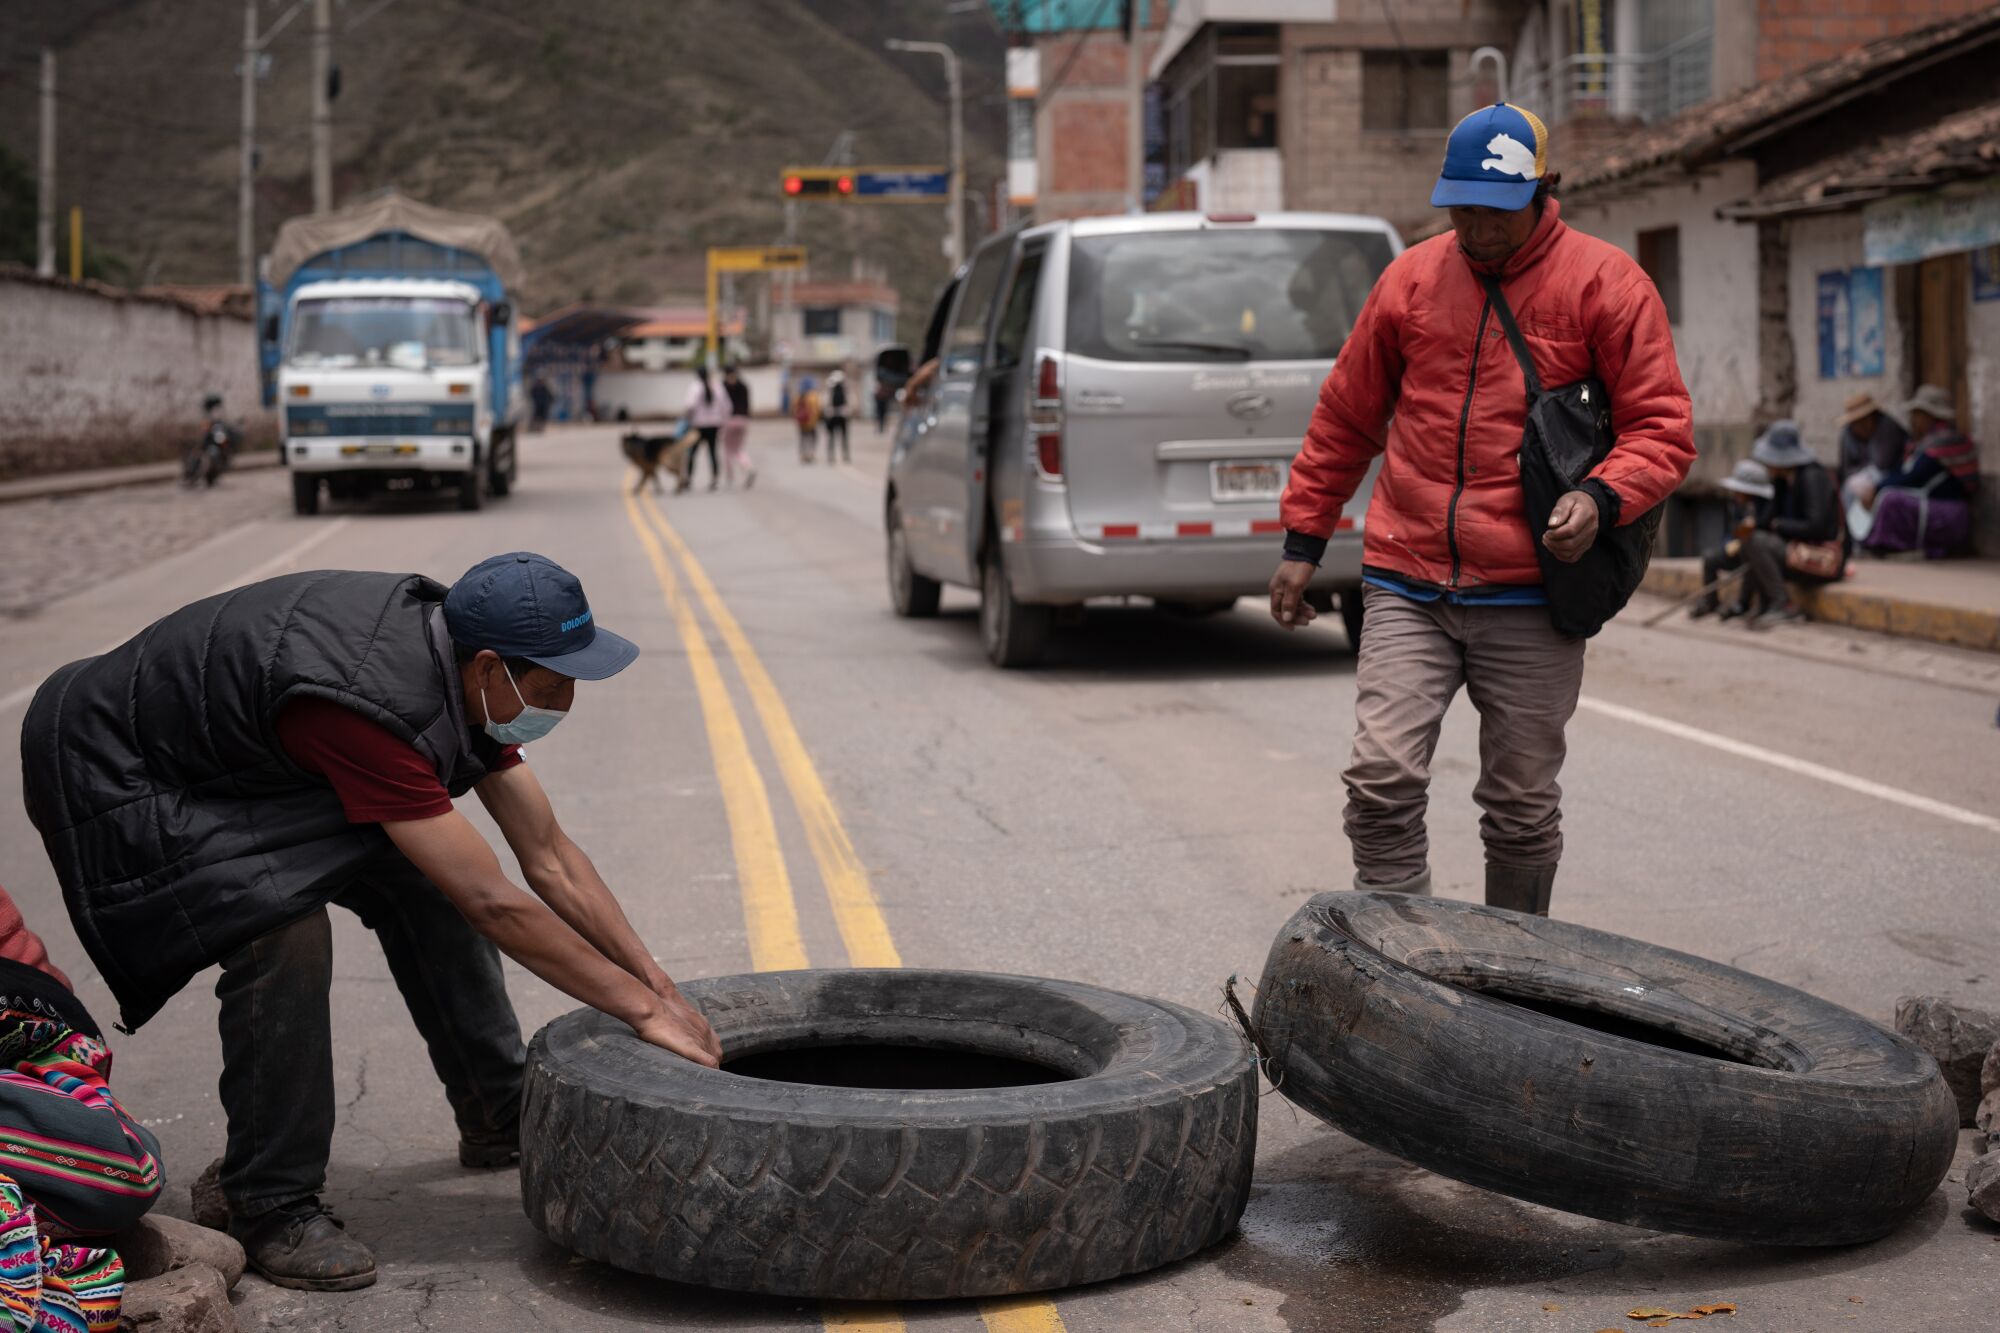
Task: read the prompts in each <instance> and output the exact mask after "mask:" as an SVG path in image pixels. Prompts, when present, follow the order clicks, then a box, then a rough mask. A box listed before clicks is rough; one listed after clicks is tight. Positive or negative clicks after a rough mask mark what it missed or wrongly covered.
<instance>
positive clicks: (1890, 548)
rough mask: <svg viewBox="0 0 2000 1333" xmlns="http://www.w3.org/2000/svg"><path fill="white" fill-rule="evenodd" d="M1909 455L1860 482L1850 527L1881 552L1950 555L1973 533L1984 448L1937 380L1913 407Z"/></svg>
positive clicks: (1918, 394)
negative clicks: (1965, 430)
mask: <svg viewBox="0 0 2000 1333" xmlns="http://www.w3.org/2000/svg"><path fill="white" fill-rule="evenodd" d="M1907 412H1908V415H1909V418H1910V435H1911V441H1910V455H1909V458H1908V459H1907V460H1906V461H1905V462H1904V463H1903V466H1902V467H1901V468H1899V469H1898V470H1896V471H1894V472H1891V473H1889V474H1888V475H1887V476H1885V477H1883V478H1882V481H1881V484H1880V485H1879V486H1876V487H1873V488H1870V487H1867V486H1857V487H1856V488H1855V491H1856V494H1855V504H1854V505H1853V506H1851V507H1850V509H1849V512H1848V526H1849V527H1850V528H1851V529H1853V530H1854V532H1855V534H1856V535H1857V536H1858V537H1860V538H1861V542H1862V545H1863V546H1864V547H1865V548H1866V549H1867V550H1870V551H1873V552H1875V553H1877V554H1882V555H1886V554H1894V553H1898V552H1904V551H1921V552H1922V553H1923V554H1924V555H1925V556H1926V557H1928V558H1929V559H1932V560H1937V559H1941V558H1942V557H1944V556H1946V555H1949V554H1950V553H1951V552H1952V550H1953V549H1954V548H1956V547H1960V546H1963V545H1965V543H1966V542H1967V541H1968V540H1969V539H1970V538H1971V536H1972V498H1973V496H1974V495H1975V494H1976V493H1977V492H1978V489H1979V449H1978V446H1976V445H1974V444H1973V442H1972V441H1971V440H1968V439H1967V438H1965V436H1964V435H1962V434H1960V433H1959V429H1958V408H1957V406H1956V405H1955V404H1954V403H1953V402H1952V399H1951V395H1950V394H1949V393H1947V392H1946V391H1945V390H1944V389H1942V388H1940V387H1938V386H1937V385H1935V384H1926V385H1924V386H1923V387H1922V388H1920V389H1918V390H1917V392H1916V396H1915V397H1913V398H1911V399H1910V401H1909V404H1908V406H1907Z"/></svg>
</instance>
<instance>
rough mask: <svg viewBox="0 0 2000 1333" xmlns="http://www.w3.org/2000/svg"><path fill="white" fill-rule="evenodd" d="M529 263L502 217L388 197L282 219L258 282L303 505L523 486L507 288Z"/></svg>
mask: <svg viewBox="0 0 2000 1333" xmlns="http://www.w3.org/2000/svg"><path fill="white" fill-rule="evenodd" d="M521 281H522V269H521V258H520V254H519V252H518V251H516V250H515V248H514V241H513V238H512V237H511V236H509V235H508V233H507V229H506V227H504V226H503V225H502V224H501V223H500V222H499V221H498V220H496V219H493V218H485V217H477V216H474V215H471V214H465V213H452V212H447V211H446V210H444V209H441V208H432V207H430V206H429V205H427V204H421V203H418V202H417V201H416V200H413V199H409V198H406V197H404V196H402V195H399V194H394V193H389V194H384V195H381V196H378V197H376V198H373V199H370V200H367V201H365V202H363V203H359V204H356V205H353V206H351V207H348V208H344V209H341V210H339V211H338V212H334V213H325V214H318V215H315V216H312V217H302V218H294V219H292V220H291V221H289V222H287V223H285V224H284V225H283V226H282V227H280V228H279V229H278V236H277V239H276V241H275V243H274V244H273V245H272V247H271V254H270V258H269V259H268V261H267V262H266V266H265V273H264V277H263V279H262V280H261V281H260V282H259V283H258V286H257V301H258V330H259V335H260V346H259V356H260V360H261V363H262V370H263V380H264V402H265V405H266V406H277V407H279V408H280V409H281V422H282V426H281V431H282V440H283V456H284V461H285V465H286V466H287V467H289V468H290V469H291V473H292V507H293V509H294V510H295V511H296V512H298V513H300V514H316V513H318V512H319V505H320V495H321V492H322V489H324V491H325V493H326V494H327V495H328V496H330V497H331V498H333V499H335V500H348V499H360V498H363V497H365V496H368V495H373V494H376V493H378V492H381V491H408V490H437V489H444V488H451V489H455V490H456V491H457V493H458V505H459V508H461V509H477V508H479V507H480V506H481V505H482V504H484V503H485V500H486V497H487V496H489V495H492V496H503V495H506V494H507V493H508V492H509V491H510V490H512V489H513V486H514V481H515V477H516V476H517V475H518V472H519V468H520V464H519V461H518V459H517V457H516V452H515V441H516V436H517V434H518V432H519V428H520V425H521V422H522V420H523V419H524V417H525V415H526V413H525V401H526V399H525V395H524V393H523V391H522V385H521V341H520V337H519V334H518V332H517V331H516V323H515V319H514V308H513V301H512V300H511V299H510V295H509V294H510V293H512V292H518V291H519V290H520V287H521Z"/></svg>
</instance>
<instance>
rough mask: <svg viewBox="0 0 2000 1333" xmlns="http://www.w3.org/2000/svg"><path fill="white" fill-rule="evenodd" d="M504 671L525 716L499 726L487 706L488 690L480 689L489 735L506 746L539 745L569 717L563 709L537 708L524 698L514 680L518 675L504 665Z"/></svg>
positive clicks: (503, 663) (480, 702)
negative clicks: (533, 742)
mask: <svg viewBox="0 0 2000 1333" xmlns="http://www.w3.org/2000/svg"><path fill="white" fill-rule="evenodd" d="M500 670H501V671H502V672H503V673H505V675H506V677H507V683H508V684H509V685H512V686H513V687H514V697H515V698H516V699H519V700H520V701H521V713H520V716H518V717H516V718H515V719H514V720H513V721H512V722H495V721H494V720H493V709H492V707H491V706H490V705H489V704H488V703H487V702H486V687H485V686H484V685H481V686H480V687H479V706H480V707H481V708H484V709H485V710H486V734H487V735H488V736H491V737H492V738H493V739H494V740H496V741H499V742H500V743H501V744H502V745H526V744H528V743H529V742H530V741H538V740H540V739H541V738H542V737H544V736H546V735H548V734H549V733H550V732H552V731H554V730H555V729H556V723H558V722H560V721H562V720H563V719H564V718H566V717H568V716H569V714H568V713H565V712H563V711H562V710H561V709H559V708H537V707H535V705H533V704H531V703H529V702H528V701H527V699H526V698H525V697H523V696H522V694H521V687H520V685H519V684H518V683H517V682H516V681H515V679H514V673H513V672H511V671H508V670H507V664H506V663H505V662H502V663H501V664H500Z"/></svg>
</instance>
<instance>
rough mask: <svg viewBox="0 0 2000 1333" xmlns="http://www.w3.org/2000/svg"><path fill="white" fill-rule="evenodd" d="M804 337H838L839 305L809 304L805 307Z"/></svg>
mask: <svg viewBox="0 0 2000 1333" xmlns="http://www.w3.org/2000/svg"><path fill="white" fill-rule="evenodd" d="M803 314H804V317H805V321H806V337H808V338H838V337H839V336H840V307H839V306H837V305H809V306H807V307H806V308H805V310H804V312H803Z"/></svg>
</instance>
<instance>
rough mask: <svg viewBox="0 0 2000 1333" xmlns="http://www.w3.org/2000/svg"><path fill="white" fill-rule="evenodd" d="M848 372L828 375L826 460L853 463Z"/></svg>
mask: <svg viewBox="0 0 2000 1333" xmlns="http://www.w3.org/2000/svg"><path fill="white" fill-rule="evenodd" d="M848 406H849V404H848V397H847V374H846V372H845V371H839V370H836V371H834V372H833V373H832V374H831V375H829V376H827V377H826V461H827V462H828V463H829V464H832V463H852V462H853V461H854V453H853V450H852V449H851V447H850V446H849V444H848V440H847V414H848Z"/></svg>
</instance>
